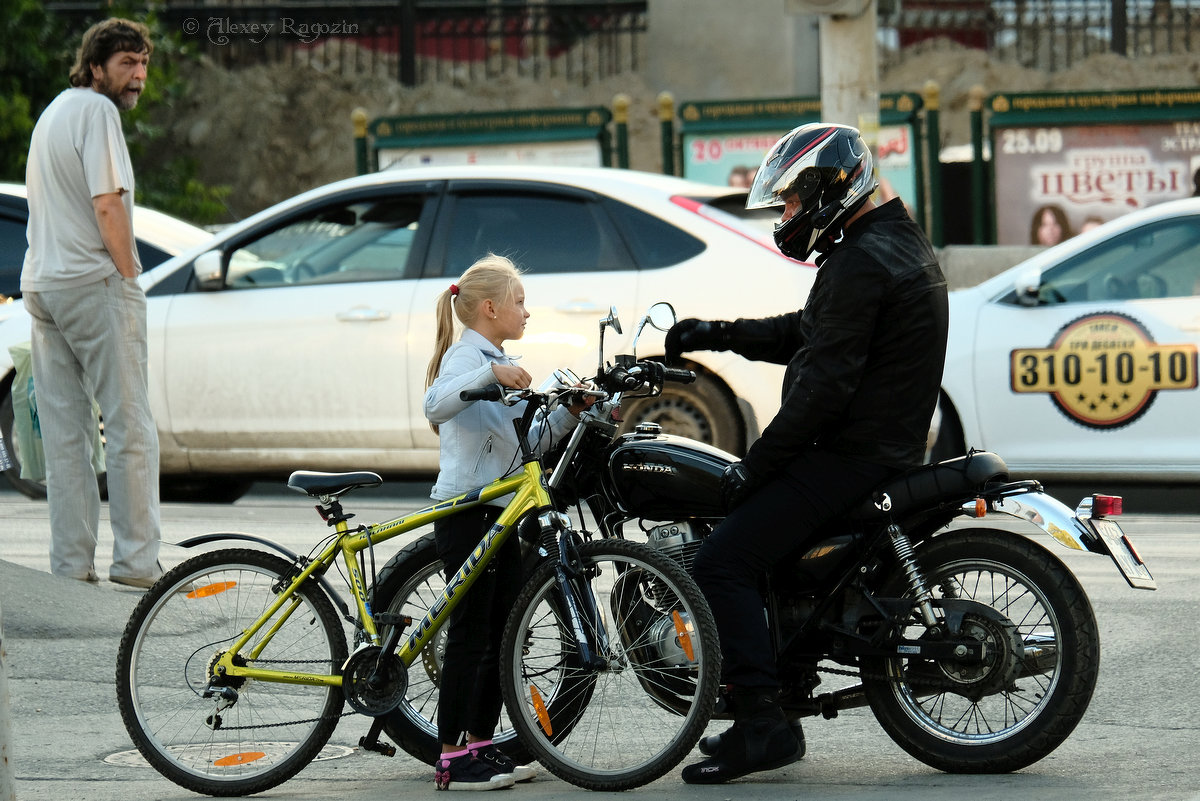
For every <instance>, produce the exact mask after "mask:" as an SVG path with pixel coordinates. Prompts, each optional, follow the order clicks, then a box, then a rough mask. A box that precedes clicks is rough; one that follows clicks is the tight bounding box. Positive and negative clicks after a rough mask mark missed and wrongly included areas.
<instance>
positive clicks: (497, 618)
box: [425, 254, 578, 790]
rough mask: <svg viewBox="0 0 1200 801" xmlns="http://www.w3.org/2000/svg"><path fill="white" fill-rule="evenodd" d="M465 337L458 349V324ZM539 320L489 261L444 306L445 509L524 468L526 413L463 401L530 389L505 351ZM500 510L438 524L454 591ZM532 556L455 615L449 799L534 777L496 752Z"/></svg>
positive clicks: (431, 391) (435, 404)
mask: <svg viewBox="0 0 1200 801" xmlns="http://www.w3.org/2000/svg"><path fill="white" fill-rule="evenodd" d="M455 317H456V318H458V321H459V323H461V324H462V326H463V328H464V330H463V332H462V335H461V336H460V337H459V338H458V340H457V341H455V340H454V337H453V334H454V318H455ZM528 318H529V312H528V311H526V310H525V290H524V288H523V287H522V285H521V278H520V272H519V271H518V270H517V268H516V267H515V266H514V265H513V263H512V262H511V261H509V260H508V259H506V258H504V257H502V256H496V255H494V254H488V255H487V256H485V257H484V258H482V259H480V260H479V261H477V262H476V263H475V264H473V265H471V267H470V268H469V269H468V270H467V271H466V272H465V273H463V274H462V276H461V277H460V278H459V279H458V280H457V281H456V282H455V283H453V284H451V285H450V286H449V287H447V288H446V290H445V291H444V292H442V293H441V295H440V296H439V297H438V300H437V339H436V346H435V350H434V356H433V359H432V360H431V361H430V362H429V371H428V374H427V377H426V385H427V387H428V388H427V390H426V392H425V416H426V418H428V420H429V423H430V425H432V426H433V427H434V430H435V431H437V432H438V435H439V438H440V440H441V444H440V448H441V461H440V464H439V472H438V477H437V483H436V484H434V487H433V492H432V493H431V494H432V497H433V499H434V500H445V499H447V498H452V497H454V496H456V495H461V494H463V493H465V492H468V491H470V490H472V489H475V488H476V487H479V486H482V485H484V484H487V483H488V482H490V481H493V480H494V479H496V478H499V477H500V476H502V475H504V474H505V473H506V472H507V471H508V470H509V469H510V467H511V466H513V465H515V464H517V463H518V460H517V459H515V458H514V457H515V455H516V453H517V451H518V442H517V434H516V430H515V429H514V428H513V421H514V420H515V419H518V418H519V417H520V416H521V414H522V412H523V409H522V407H521V404H517V405H516V406H511V407H509V406H504V405H503V404H500V403H492V402H488V401H470V402H468V401H463V400H461V399H460V397H459V393H460V392H462V391H463V390H466V389H480V388H483V387H487V386H489V385H492V384H496V383H499V384H500V385H502V386H504V387H509V388H512V389H522V388H525V387H528V386H529V385H530V383H531V379H530V375H529V373H527V372H526V371H525V370H524V369H523V368H521V367H520V366H519V365H518V364H516V361H515V357H512V356H509V355H508V353H506V352H505V350H504V343H505V342H507V341H508V340H516V339H520V338H521V336H522V335H523V334H524V332H525V322H526V320H527V319H528ZM572 411H574V412H575V414H577V413H578V410H577V409H575V410H568V409H567V408H563V407H559V408H557V409H555V410H554V411H553V412H552V413H551V414H550V415H549V416H547V417H546V418H545V419H542V420H539V421H537V422H536V423H535V424H534V425H533V426H532V427H531V428H532V430H531V431H530V433H529V443H530V445H532V446H533V447H534V448H537V447H538V445H539V444H546V443H548V442H551V441H557V440H558V439H559V438H561V437H563V436H565V435H566V434H568V433H569V432H570V431H571V429H572V428H574V426H575V424H576V422H578V421H577V418H576V417H575V416H574V415H573V414H572ZM502 508H503V503H501V505H500V506H490V505H484V506H479V507H476V508H474V509H469V510H466V511H464V512H460V513H459V514H456V515H454V516H452V517H449V518H445V519H443V520H439V521H438V522H437V523H435V524H434V537H435V539H436V541H437V550H438V556H439V557H441V560H442V563H443V564H444V565H445V570H446V578H447V580H449V579H450V577H451V576H452V575H453V574H454V573H455V572H457V570H458V568H459V567H460V566H461V565H462V563H463V562H464V561H466V559H467V556H468V555H469V554H470V553H471V552H472V551H473V550H474V549H475V546H476V545H478V544H479V540H480V539H481V538H482V537H483V535H484V533H485V532H486V531H487V530H488V529H489V528H490V527H491V525H492V523H493V522H494V521H495V519H496V518H497V517H498V516H499V513H500V510H501V509H502ZM520 569H521V567H520V551H519V547H518V545H517V541H516V538H515V537H514V538H511V539H510V540H509V541H508V542H507V543H505V545H504V547H503V548H502V549H501V551H500V552H499V553H498V554H497V555H496V556H495V557H494V558H493V559H492V561H491V563H490V564H489V565H488V567H487V569H486V571H485V572H484V574H483V575H481V576H480V577H479V578H478V580H477V581H476V583H475V584H474V585H473V586H472V587H471V591H470V592H469V593H467V595H466V596H464V597H463V599H462V602H461V603H459V605H458V606H457V607H455V609H454V612H453V613H451V616H450V620H449V622H448V624H447V625H448V632H447V637H446V649H445V654H444V658H443V664H442V676H441V687H440V692H439V702H438V721H437V723H438V736H439V737H440V739H441V742H442V753H441V756H440V757H439V759H438V761H437V765H436V767H435V773H434V781H435V783H436V786H437V789H439V790H480V789H498V788H500V787H508V786H510V785H511V784H512V783H513V782H514V781H526V780H528V779H532V778H533V777H534V775H536V774H535V771H534V770H533V768H530V767H528V766H524V765H516V764H514V763H513V761H512V760H511V759H509V758H508V757H507V756H505V755H504V754H503V753H502V752H501V751H499V750H498V749H497V748H496V747H495V745H493V744H492V734H493V732H494V730H495V727H496V724H497V722H498V721H499V719H500V707H501V698H500V668H499V664H500V663H499V653H500V634H501V631H502V629H503V624H504V618H505V615H506V613H507V610H508V609H510V608H511V607H512V604H513V602H514V601H515V599H516V590H517V588H518V584H519V576H520Z"/></svg>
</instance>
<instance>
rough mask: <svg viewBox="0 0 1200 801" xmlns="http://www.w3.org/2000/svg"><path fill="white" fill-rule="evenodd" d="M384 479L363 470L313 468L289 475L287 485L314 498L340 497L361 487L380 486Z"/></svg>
mask: <svg viewBox="0 0 1200 801" xmlns="http://www.w3.org/2000/svg"><path fill="white" fill-rule="evenodd" d="M382 483H383V479H382V478H380V477H379V475H378V474H376V473H372V472H369V471H367V470H363V471H360V472H357V473H318V472H315V471H313V470H297V471H296V472H294V473H292V474H291V475H290V476H288V482H287V485H288V487H289V488H290V489H294V490H296V492H303V493H305V494H306V495H310V496H312V497H313V498H320V497H323V496H331V497H334V498H336V497H338V496H339V495H345V494H346V493H347V492H349V491H350V490H355V489H358V488H359V487H378V486H379V485H380V484H382Z"/></svg>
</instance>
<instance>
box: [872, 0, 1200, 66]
mask: <svg viewBox="0 0 1200 801" xmlns="http://www.w3.org/2000/svg"><path fill="white" fill-rule="evenodd" d="M881 25H883V26H884V27H885V28H887V29H890V32H891V33H892V40H893V41H894V42H895V43H896V44H898V46H900V47H904V46H907V45H910V44H913V43H915V42H918V41H921V40H923V39H930V38H933V37H937V36H945V37H947V38H950V39H953V40H955V41H958V42H960V43H962V44H965V45H968V46H971V47H979V48H985V49H987V50H988V51H989V52H991V53H992V54H993V55H994V56H996V57H997V58H999V59H1002V60H1004V61H1011V62H1016V63H1019V64H1022V65H1024V66H1027V67H1033V68H1037V69H1044V70H1060V69H1064V68H1066V67H1069V66H1071V65H1072V64H1074V63H1076V62H1078V61H1080V60H1082V59H1083V58H1085V57H1087V56H1089V55H1092V54H1093V53H1107V52H1113V53H1120V54H1122V55H1125V56H1129V57H1132V58H1136V57H1138V56H1152V55H1176V54H1181V53H1196V52H1200V0H901V4H900V7H899V8H898V9H897V10H895V11H894V12H893V13H892V14H890V15H888V16H887V17H885V18H884V19H883V20H881Z"/></svg>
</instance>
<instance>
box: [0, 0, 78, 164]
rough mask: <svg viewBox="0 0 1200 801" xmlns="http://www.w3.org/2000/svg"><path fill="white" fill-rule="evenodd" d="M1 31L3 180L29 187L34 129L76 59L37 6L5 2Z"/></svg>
mask: <svg viewBox="0 0 1200 801" xmlns="http://www.w3.org/2000/svg"><path fill="white" fill-rule="evenodd" d="M0 31H2V32H3V35H2V36H0V40H2V41H3V42H4V46H3V47H0V179H2V180H6V181H18V182H24V180H25V159H26V156H27V154H28V152H29V137H30V135H31V134H32V133H33V124H34V122H35V121H36V120H37V117H38V115H39V114H41V113H42V109H44V108H45V107H46V105H47V104H48V103H49V102H50V101H51V100H53V99H54V96H55V95H57V94H58V93H59V92H61V91H62V90H63V89H65V88H66V87H67V70H68V69H69V68H70V59H71V57H72V54H71V53H70V52H68V51H67V49H66V48H64V46H63V42H62V34H61V29H60V26H59V25H58V24H57V22H56V20H55V19H54V18H52V17H51V16H50V15H49V14H48V13H47V12H46V10H45V9H44V8H43V7H42V4H41V3H40V2H38V1H37V0H0Z"/></svg>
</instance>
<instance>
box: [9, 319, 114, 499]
mask: <svg viewBox="0 0 1200 801" xmlns="http://www.w3.org/2000/svg"><path fill="white" fill-rule="evenodd" d="M8 353H9V355H10V356H12V361H13V367H14V368H15V369H16V374H15V375H14V376H13V383H12V405H13V427H12V438H13V442H12V443H11V445H10V447H11V448H12V449H13V451H14V455H15V456H16V458H17V461H18V462H20V463H21V478H22V479H24V480H26V481H44V480H45V478H46V456H45V453H44V452H43V450H42V425H41V420H39V419H38V413H37V394H36V393H35V392H34V388H33V359H32V357H31V355H30V344H29V343H28V342H21V343H19V344H17V345H13V346H11V347H10V348H9V349H8ZM92 431H93V433H92V466H93V467H94V468H95V469H96V473H97V474H100V473H103V472H104V469H105V468H104V444H103V441H102V439H101V437H100V405H99V404H97V403H96V401H95V400H93V401H92Z"/></svg>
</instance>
